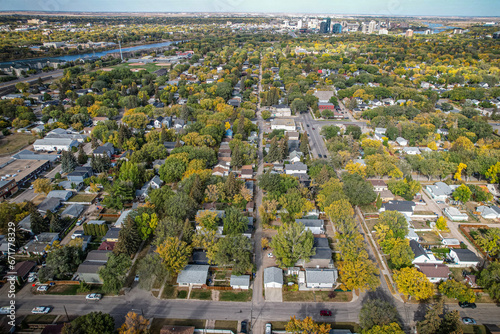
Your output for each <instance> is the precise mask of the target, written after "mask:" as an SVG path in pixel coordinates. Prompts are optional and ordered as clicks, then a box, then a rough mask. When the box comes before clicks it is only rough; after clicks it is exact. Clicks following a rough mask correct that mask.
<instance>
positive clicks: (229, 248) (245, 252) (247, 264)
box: [207, 234, 252, 275]
mask: <svg viewBox="0 0 500 334" xmlns="http://www.w3.org/2000/svg"><path fill="white" fill-rule="evenodd" d="M207 257H208V258H209V259H210V260H211V261H213V262H215V263H216V264H217V265H218V266H230V267H232V269H233V274H234V275H242V274H244V273H246V272H248V271H251V270H252V243H251V242H250V239H248V238H247V237H245V236H244V235H242V234H236V235H228V236H226V237H224V238H220V239H219V240H218V241H217V243H216V244H215V245H214V246H213V247H211V248H209V249H208V253H207Z"/></svg>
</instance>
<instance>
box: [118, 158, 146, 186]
mask: <svg viewBox="0 0 500 334" xmlns="http://www.w3.org/2000/svg"><path fill="white" fill-rule="evenodd" d="M118 178H119V179H120V180H121V181H125V182H126V181H130V182H132V184H133V185H134V188H136V189H137V188H139V187H140V186H141V185H142V182H143V179H144V171H143V170H142V168H139V165H138V164H136V163H134V162H132V161H125V162H124V163H123V164H122V165H121V167H120V173H119V175H118Z"/></svg>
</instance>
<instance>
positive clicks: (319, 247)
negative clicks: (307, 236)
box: [295, 237, 335, 269]
mask: <svg viewBox="0 0 500 334" xmlns="http://www.w3.org/2000/svg"><path fill="white" fill-rule="evenodd" d="M314 249H315V254H314V255H312V256H311V257H309V262H305V261H304V260H302V259H300V260H299V261H297V263H296V264H295V265H296V266H301V267H304V268H329V269H334V268H335V267H334V264H333V259H332V249H331V248H330V242H329V241H328V238H318V237H315V238H314Z"/></svg>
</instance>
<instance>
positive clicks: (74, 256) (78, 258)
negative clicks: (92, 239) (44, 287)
mask: <svg viewBox="0 0 500 334" xmlns="http://www.w3.org/2000/svg"><path fill="white" fill-rule="evenodd" d="M82 257H83V252H82V248H81V246H68V245H66V246H63V247H53V248H52V249H51V251H50V252H49V253H48V254H47V259H46V261H45V262H46V265H45V267H42V268H41V269H40V271H39V279H40V281H41V282H45V281H47V280H50V279H65V278H67V277H70V276H71V275H72V274H73V272H74V271H75V270H76V269H77V268H78V265H80V263H82Z"/></svg>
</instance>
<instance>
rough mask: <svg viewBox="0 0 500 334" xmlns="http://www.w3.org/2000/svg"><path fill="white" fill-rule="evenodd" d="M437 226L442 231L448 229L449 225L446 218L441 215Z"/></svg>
mask: <svg viewBox="0 0 500 334" xmlns="http://www.w3.org/2000/svg"><path fill="white" fill-rule="evenodd" d="M436 228H437V229H438V230H440V231H448V225H447V223H446V219H445V218H444V217H443V216H441V217H439V218H438V219H437V220H436Z"/></svg>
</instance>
